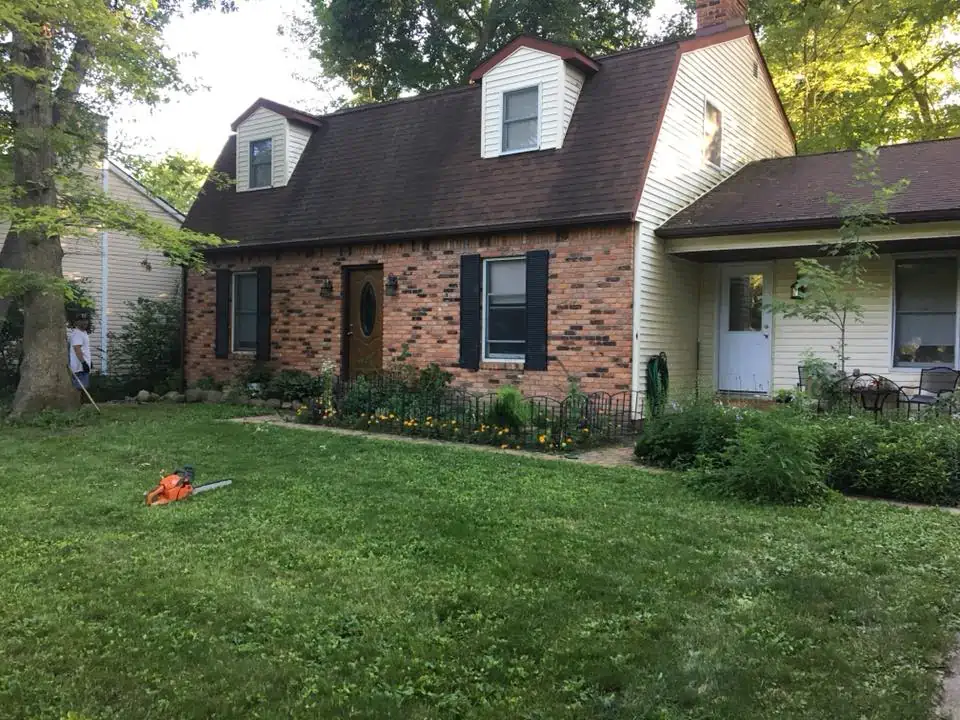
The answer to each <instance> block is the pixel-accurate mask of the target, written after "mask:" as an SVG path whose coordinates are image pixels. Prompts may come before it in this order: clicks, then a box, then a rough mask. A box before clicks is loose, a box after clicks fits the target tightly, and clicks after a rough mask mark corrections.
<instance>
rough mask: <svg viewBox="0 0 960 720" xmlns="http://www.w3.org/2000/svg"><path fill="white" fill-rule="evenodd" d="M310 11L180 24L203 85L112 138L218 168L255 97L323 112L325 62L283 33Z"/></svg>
mask: <svg viewBox="0 0 960 720" xmlns="http://www.w3.org/2000/svg"><path fill="white" fill-rule="evenodd" d="M678 9H679V2H678V0H657V2H656V6H655V7H654V10H653V13H652V14H651V17H652V18H655V19H656V18H660V17H661V16H664V15H669V14H672V13H673V12H676V11H677V10H678ZM308 11H309V9H308V0H246V1H245V2H243V3H241V4H240V7H239V9H238V10H237V12H235V13H231V14H229V15H222V14H219V13H213V12H209V13H198V14H195V15H189V16H187V17H185V18H181V19H176V20H174V21H173V22H172V23H171V24H170V25H169V26H168V27H167V29H166V31H165V32H164V39H165V40H166V42H167V44H168V46H169V48H170V51H171V53H173V54H174V55H175V56H177V57H179V59H180V70H181V74H182V75H183V77H184V78H185V79H186V80H188V81H190V82H191V83H192V84H193V85H196V86H199V88H198V89H197V90H196V91H195V92H193V93H190V94H186V93H176V94H175V95H174V96H173V97H172V98H171V100H170V101H169V102H167V103H165V104H163V105H160V106H157V107H155V108H152V109H151V108H145V107H143V106H136V107H125V108H121V109H119V110H118V112H116V113H115V114H114V116H113V118H112V120H111V133H112V137H113V139H114V141H115V142H117V143H119V144H120V145H121V146H122V147H123V150H124V151H125V152H132V153H136V154H142V155H151V156H158V155H163V154H164V153H166V152H172V151H175V150H177V151H180V152H183V153H186V154H187V155H191V156H196V157H199V158H200V159H201V160H204V161H205V162H208V163H213V161H214V160H216V158H217V155H219V154H220V150H221V148H222V147H223V144H224V142H226V139H227V137H228V136H229V134H230V123H231V122H233V121H234V120H235V119H236V118H237V117H238V116H239V115H240V114H241V113H242V112H243V111H244V110H246V109H247V107H249V106H250V105H251V104H252V103H253V102H254V100H256V99H257V98H259V97H266V98H269V99H271V100H275V101H277V102H281V103H284V104H287V105H292V106H294V107H299V108H303V109H305V110H314V111H315V110H318V109H320V108H322V107H323V106H324V105H326V103H327V102H329V97H328V96H327V95H326V94H325V93H323V92H322V91H320V90H319V89H317V88H316V87H315V86H314V85H312V84H311V83H309V82H307V81H306V80H304V79H303V77H312V76H317V75H319V73H320V67H319V64H318V63H316V61H313V60H311V59H310V58H309V56H308V54H307V52H306V50H305V49H304V48H302V47H299V46H298V44H297V42H296V41H295V40H294V39H293V38H291V37H284V36H281V35H279V34H278V33H277V28H279V27H283V26H289V25H290V17H291V16H292V15H307V14H308ZM298 76H299V77H298Z"/></svg>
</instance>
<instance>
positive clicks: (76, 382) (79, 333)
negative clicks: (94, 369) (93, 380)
mask: <svg viewBox="0 0 960 720" xmlns="http://www.w3.org/2000/svg"><path fill="white" fill-rule="evenodd" d="M89 329H90V319H89V318H88V317H86V316H85V315H81V316H79V317H78V318H77V319H76V320H74V321H73V324H72V325H71V326H70V327H69V328H68V329H67V344H68V345H69V346H70V371H71V373H72V375H71V378H70V379H71V381H72V382H73V386H74V387H75V388H77V390H80V389H81V386H82V387H85V388H87V387H90V335H89V334H88V332H87V331H88V330H89Z"/></svg>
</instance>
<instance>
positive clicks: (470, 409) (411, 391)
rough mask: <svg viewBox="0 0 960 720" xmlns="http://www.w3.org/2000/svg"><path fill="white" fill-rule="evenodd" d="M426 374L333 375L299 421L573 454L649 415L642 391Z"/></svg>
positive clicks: (620, 434) (631, 430)
mask: <svg viewBox="0 0 960 720" xmlns="http://www.w3.org/2000/svg"><path fill="white" fill-rule="evenodd" d="M423 379H424V378H423V376H421V377H419V378H417V377H407V376H401V375H393V374H388V373H384V374H380V375H377V376H373V377H359V378H356V379H355V380H350V381H343V380H338V379H332V381H331V383H330V386H329V387H328V388H327V389H326V390H325V391H322V392H320V393H319V395H318V397H317V398H315V399H314V400H312V401H311V403H310V404H308V406H307V407H306V408H303V409H302V410H301V411H300V412H299V419H300V420H301V421H306V422H315V423H319V424H328V425H337V426H340V427H353V428H358V429H368V430H377V431H382V432H394V433H402V434H412V435H419V436H426V437H435V438H440V439H448V440H458V441H461V442H473V443H481V444H492V445H498V446H501V447H510V448H521V447H522V448H531V447H532V448H538V449H543V450H561V451H568V450H573V449H576V448H579V447H583V446H586V445H601V444H612V443H619V442H622V441H623V440H624V439H625V438H628V437H631V436H633V435H634V434H635V433H636V429H637V426H638V422H637V421H638V419H639V418H641V417H642V416H643V398H642V396H641V395H640V394H639V393H633V392H629V391H624V392H619V393H604V392H594V393H582V392H579V391H577V390H576V388H573V389H572V390H571V392H569V393H568V395H567V396H566V397H564V398H563V399H557V398H554V397H549V396H545V395H536V396H524V395H522V394H521V393H520V391H519V390H517V389H516V388H513V387H504V388H501V389H499V391H498V392H492V393H472V392H468V391H466V390H463V389H461V388H455V387H451V386H449V385H448V384H446V382H445V381H439V380H438V381H435V382H429V381H428V382H424V381H423Z"/></svg>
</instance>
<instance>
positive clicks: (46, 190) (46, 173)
mask: <svg viewBox="0 0 960 720" xmlns="http://www.w3.org/2000/svg"><path fill="white" fill-rule="evenodd" d="M12 41H13V42H12V44H11V59H12V61H13V62H14V63H16V64H19V65H21V66H23V67H29V68H32V69H36V70H38V71H39V72H38V73H37V75H31V76H30V77H29V78H27V77H23V76H22V75H21V74H16V73H15V74H13V79H12V83H11V84H12V94H11V99H12V105H13V116H14V123H15V128H14V133H15V135H14V137H15V139H14V152H13V161H14V162H13V177H14V186H15V187H16V188H17V189H18V190H19V191H20V192H19V193H18V196H17V198H16V203H17V205H18V206H19V207H22V208H25V209H31V208H37V209H39V208H42V207H56V206H57V189H56V185H55V184H54V169H55V165H56V156H55V153H54V150H53V145H52V142H51V140H52V134H53V125H54V113H53V104H54V99H53V88H52V82H53V56H52V48H51V45H50V41H44V40H41V41H39V42H38V41H34V40H30V39H27V38H25V37H23V36H22V35H19V34H14V35H13V38H12ZM17 236H18V240H19V251H20V269H22V270H24V271H25V272H29V273H31V274H34V275H36V276H37V277H42V278H44V279H50V280H53V279H59V278H62V277H63V262H62V261H63V250H62V248H61V247H60V238H59V237H56V236H54V237H49V236H48V234H47V232H45V231H44V230H43V229H42V228H35V227H28V228H19V229H17ZM23 311H24V331H23V363H22V364H21V366H20V384H19V385H18V386H17V392H16V395H15V396H14V400H13V414H14V415H15V416H18V415H23V414H27V413H32V412H37V411H39V410H43V409H45V408H55V409H63V410H67V409H73V408H76V407H77V406H78V404H79V394H78V393H77V392H76V391H74V390H73V389H72V387H71V383H70V373H69V370H68V368H67V341H66V334H65V333H66V314H65V311H64V303H63V296H62V295H61V294H60V293H59V292H56V291H54V290H52V289H49V288H47V289H45V290H44V289H32V290H30V291H28V292H27V293H26V295H25V296H24V299H23Z"/></svg>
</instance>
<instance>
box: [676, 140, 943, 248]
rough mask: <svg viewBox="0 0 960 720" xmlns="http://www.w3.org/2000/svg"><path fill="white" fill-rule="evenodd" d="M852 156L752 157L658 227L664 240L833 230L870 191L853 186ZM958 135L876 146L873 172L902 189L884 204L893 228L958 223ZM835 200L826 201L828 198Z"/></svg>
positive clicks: (846, 153)
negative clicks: (849, 207) (847, 210)
mask: <svg viewBox="0 0 960 720" xmlns="http://www.w3.org/2000/svg"><path fill="white" fill-rule="evenodd" d="M857 158H858V153H857V152H854V151H845V152H834V153H825V154H820V155H800V156H796V157H785V158H772V159H769V160H759V161H757V162H753V163H750V164H748V165H746V166H745V167H743V168H742V169H741V170H740V171H739V172H738V173H736V174H735V175H733V176H731V177H730V178H728V179H727V180H725V181H724V182H722V183H720V184H719V185H718V186H717V187H716V188H714V189H713V190H711V191H710V192H708V193H707V194H706V195H704V196H703V197H701V198H700V199H699V200H697V201H696V202H694V203H693V204H692V205H689V206H688V207H686V208H684V209H683V210H681V211H680V212H679V213H677V214H676V215H674V216H673V217H672V218H670V219H669V220H668V221H667V222H666V223H664V224H663V225H662V226H661V227H660V228H659V229H658V230H657V234H658V235H659V236H660V237H663V238H688V237H698V236H719V235H743V234H749V233H763V232H777V231H785V230H801V229H806V230H811V229H824V228H837V227H840V225H841V223H842V217H843V210H844V204H845V203H849V202H865V201H867V200H869V199H870V197H871V193H872V188H869V187H865V186H863V185H861V184H857V183H856V182H855V178H854V174H855V172H856V170H857V164H856V161H857ZM958 166H960V137H957V138H950V139H946V140H932V141H927V142H916V143H905V144H902V145H891V146H888V147H884V148H881V149H880V150H879V152H878V155H877V168H876V169H877V172H878V173H879V175H880V178H881V179H882V181H883V182H884V183H885V184H887V185H892V184H894V183H897V182H898V181H900V180H903V179H905V180H907V181H908V185H907V186H906V187H905V188H904V189H903V190H902V191H901V192H899V193H898V194H897V195H895V196H894V197H893V199H892V200H891V201H890V203H889V214H890V216H891V217H892V218H893V219H894V220H896V221H897V222H898V223H900V224H907V223H917V222H936V221H945V220H960V173H958V172H957V167H958ZM832 197H837V198H842V201H841V202H839V203H838V202H832V201H831V198H832Z"/></svg>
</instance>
